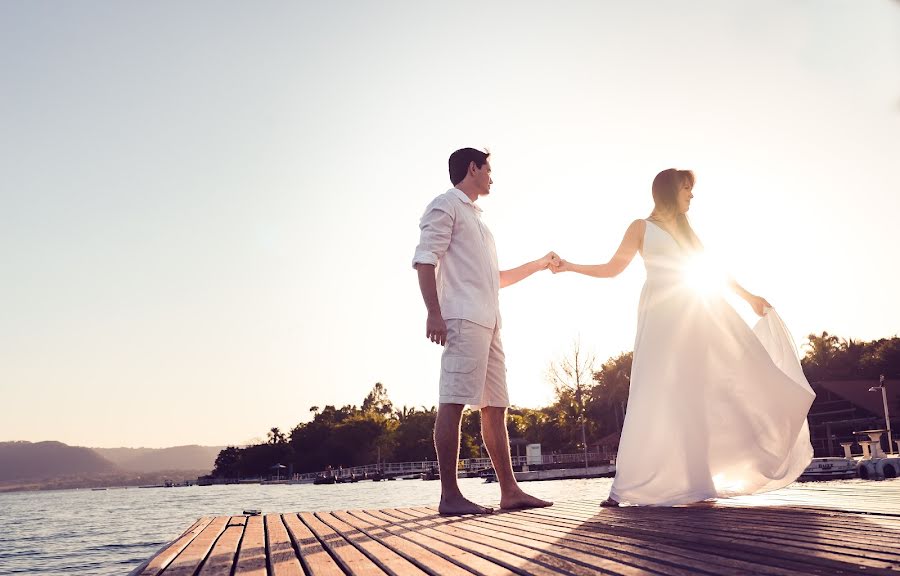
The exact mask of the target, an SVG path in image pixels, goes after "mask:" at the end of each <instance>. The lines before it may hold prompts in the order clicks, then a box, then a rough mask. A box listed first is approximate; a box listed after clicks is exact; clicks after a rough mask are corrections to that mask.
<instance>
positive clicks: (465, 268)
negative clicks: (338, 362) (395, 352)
mask: <svg viewBox="0 0 900 576" xmlns="http://www.w3.org/2000/svg"><path fill="white" fill-rule="evenodd" d="M488 157H489V154H488V153H485V152H481V151H480V150H475V149H474V148H463V149H461V150H457V151H456V152H454V153H453V154H451V155H450V162H449V165H450V182H451V183H452V184H453V186H454V187H453V188H451V189H450V190H448V191H447V192H445V193H444V194H441V195H440V196H438V197H437V198H435V199H434V200H433V201H432V202H431V204H429V205H428V207H427V208H426V209H425V214H424V215H423V216H422V219H421V221H420V222H419V228H420V229H421V237H420V240H419V245H418V246H417V247H416V254H415V257H414V258H413V266H414V267H415V268H416V270H417V271H418V274H419V288H420V289H421V291H422V297H423V298H424V299H425V307H426V308H427V309H428V319H427V321H426V324H425V336H426V338H429V339H430V340H431V341H432V342H434V343H436V344H440V345H441V346H444V353H443V356H442V358H441V379H440V387H439V388H440V400H439V405H438V413H437V419H436V420H435V423H434V447H435V450H436V451H437V458H438V467H439V469H440V474H441V503H440V506H439V507H438V510H439V512H440V513H441V514H483V513H487V512H491V511H492V510H491V509H490V508H486V507H484V506H479V505H478V504H475V503H474V502H471V501H470V500H467V499H466V498H464V497H463V495H462V493H461V492H460V491H459V485H458V484H457V481H456V472H457V464H458V461H459V438H460V423H461V421H462V412H463V408H465V406H466V405H467V404H469V405H472V406H474V407H477V408H479V409H480V410H481V433H482V436H483V438H484V442H485V445H486V447H487V449H488V453H489V454H490V457H491V463H492V464H493V465H494V470H495V471H496V473H497V481H498V483H499V484H500V507H501V508H506V509H510V508H533V507H541V506H550V505H551V504H552V503H551V502H547V501H546V500H541V499H539V498H535V497H534V496H530V495H528V494H526V493H525V492H523V491H522V489H521V488H519V485H518V483H517V482H516V477H515V475H514V474H513V470H512V462H511V460H510V454H509V436H508V435H507V432H506V408H507V407H508V406H509V394H508V393H507V390H506V365H505V363H504V354H503V345H502V344H501V342H500V323H501V322H500V302H499V298H498V296H499V294H498V292H499V290H500V288H504V287H506V286H510V285H512V284H515V283H516V282H518V281H520V280H524V279H525V278H527V277H528V276H531V275H532V274H534V273H535V272H538V271H540V270H544V269H546V268H547V267H548V266H550V265H551V263H553V264H556V263H557V262H558V261H559V258H558V256H557V255H556V254H554V253H553V252H550V253H548V254H547V255H546V256H544V257H543V258H541V259H539V260H535V261H533V262H528V263H527V264H523V265H522V266H519V267H518V268H513V269H512V270H502V271H501V270H500V269H499V268H498V265H497V251H496V248H495V247H494V237H493V236H492V235H491V233H490V231H489V230H488V229H487V226H485V225H484V223H483V222H482V221H481V208H479V207H478V206H476V205H475V201H476V200H478V197H479V196H487V195H488V194H490V191H491V184H492V183H493V182H492V180H491V164H490V162H489V161H488Z"/></svg>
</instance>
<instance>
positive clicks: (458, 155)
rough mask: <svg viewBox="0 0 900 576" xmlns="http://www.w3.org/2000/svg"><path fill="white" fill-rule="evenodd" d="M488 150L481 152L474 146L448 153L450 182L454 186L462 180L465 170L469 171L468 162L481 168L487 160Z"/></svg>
mask: <svg viewBox="0 0 900 576" xmlns="http://www.w3.org/2000/svg"><path fill="white" fill-rule="evenodd" d="M490 155H491V153H490V152H482V151H481V150H476V149H474V148H460V149H459V150H457V151H456V152H454V153H453V154H451V155H450V161H449V162H448V164H449V165H450V182H452V183H453V185H454V186H456V185H457V184H459V183H460V182H462V181H463V179H464V178H465V177H466V172H468V171H469V164H471V163H472V162H474V163H475V167H476V168H481V167H482V166H484V163H485V162H487V159H488V157H489V156H490Z"/></svg>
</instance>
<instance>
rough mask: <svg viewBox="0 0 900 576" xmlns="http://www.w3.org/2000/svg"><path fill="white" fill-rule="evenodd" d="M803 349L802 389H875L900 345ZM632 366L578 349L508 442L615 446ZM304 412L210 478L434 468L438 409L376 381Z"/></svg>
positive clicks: (233, 450) (824, 343)
mask: <svg viewBox="0 0 900 576" xmlns="http://www.w3.org/2000/svg"><path fill="white" fill-rule="evenodd" d="M804 349H805V355H804V357H803V358H802V362H801V364H802V366H803V370H804V372H805V374H806V376H807V378H808V379H809V380H810V382H816V381H820V380H839V379H868V378H871V379H873V380H876V379H877V378H878V376H879V375H882V374H883V375H885V377H887V378H897V377H900V338H898V337H893V338H883V339H880V340H874V341H870V342H863V341H859V340H852V339H850V340H846V339H842V338H839V337H837V336H834V335H832V334H829V333H828V332H822V334H818V335H817V334H810V335H809V336H808V342H807V344H806V345H805V346H804ZM631 362H632V353H631V352H626V353H622V354H619V355H618V356H615V357H612V358H609V359H608V360H607V361H606V362H603V363H600V364H599V366H598V363H597V361H596V358H595V357H594V356H593V355H592V354H588V353H585V352H584V351H583V350H582V348H581V346H580V344H579V343H578V342H576V343H575V344H574V346H573V349H572V351H571V352H570V353H569V354H568V355H566V356H565V357H564V358H561V359H560V360H558V361H555V362H553V363H551V365H550V367H549V368H548V371H547V375H546V376H547V380H548V381H549V382H550V383H551V384H552V385H553V387H554V396H555V398H554V401H553V403H552V404H550V405H549V406H545V407H543V408H535V409H532V408H518V407H511V408H510V409H509V412H508V414H509V416H508V418H507V429H508V431H509V436H510V438H511V439H519V440H520V441H522V443H528V444H531V443H539V444H541V450H542V452H544V453H545V454H546V453H554V452H556V453H575V452H581V451H582V450H584V449H585V444H586V445H587V446H588V447H589V448H590V449H591V451H597V450H599V449H600V447H602V446H605V445H609V446H615V445H616V444H617V443H618V433H619V432H620V431H621V429H622V423H623V422H624V418H625V407H626V405H627V402H628V389H629V383H630V375H631ZM309 410H310V412H312V414H313V417H312V420H311V421H309V422H303V423H300V424H297V425H296V426H295V427H294V428H293V429H292V430H291V431H290V432H289V433H287V434H285V433H284V432H282V431H281V430H280V429H279V428H271V429H270V430H269V432H268V435H267V441H266V442H262V443H259V444H254V445H250V446H246V447H237V446H229V447H228V448H226V449H224V450H222V451H221V452H220V453H219V456H218V458H216V463H215V469H214V471H213V476H215V477H219V478H243V477H260V476H268V475H274V473H275V471H274V470H273V469H272V467H273V466H275V465H277V464H281V465H283V466H288V467H290V468H291V469H292V470H293V471H294V472H296V473H304V472H316V471H320V470H325V469H326V468H328V467H331V468H335V469H336V468H339V467H345V468H346V467H352V466H362V465H367V464H374V463H376V462H417V461H424V460H435V452H434V444H433V442H432V431H433V428H434V420H435V417H436V415H437V409H436V408H435V407H434V406H432V407H425V406H421V407H407V406H402V407H400V408H397V407H395V406H394V404H393V403H392V402H391V400H390V398H389V396H388V391H387V388H386V387H385V386H384V385H383V384H382V383H380V382H379V383H376V384H375V385H374V386H373V387H372V390H371V391H370V392H369V394H368V395H367V396H366V397H365V398H364V399H363V401H362V404H361V405H359V406H356V405H346V406H342V407H341V408H336V407H335V406H331V405H329V406H325V407H323V408H319V407H318V406H312V407H310V409H309ZM513 453H514V454H515V451H513ZM481 456H487V454H486V452H483V451H482V439H481V418H480V412H478V411H477V410H466V411H465V413H464V415H463V421H462V434H461V445H460V458H476V457H481Z"/></svg>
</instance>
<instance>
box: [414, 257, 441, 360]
mask: <svg viewBox="0 0 900 576" xmlns="http://www.w3.org/2000/svg"><path fill="white" fill-rule="evenodd" d="M416 271H417V272H418V273H419V290H421V291H422V299H423V300H424V301H425V308H426V309H427V310H428V319H427V320H426V321H425V337H426V338H428V339H429V340H431V341H432V342H434V343H435V344H440V345H441V346H443V345H444V344H446V343H447V323H446V322H444V318H443V317H442V316H441V304H440V302H439V301H438V295H437V282H436V281H435V278H434V274H435V271H434V265H433V264H421V263H420V264H416Z"/></svg>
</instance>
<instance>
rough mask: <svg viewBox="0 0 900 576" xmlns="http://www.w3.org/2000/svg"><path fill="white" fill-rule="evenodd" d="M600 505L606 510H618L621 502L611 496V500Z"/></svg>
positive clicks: (608, 499)
mask: <svg viewBox="0 0 900 576" xmlns="http://www.w3.org/2000/svg"><path fill="white" fill-rule="evenodd" d="M600 505H601V506H603V507H604V508H618V507H619V502H618V501H617V500H616V499H615V498H613V497H612V496H610V497H609V498H607V499H606V500H604V501H603V502H601V503H600Z"/></svg>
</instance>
